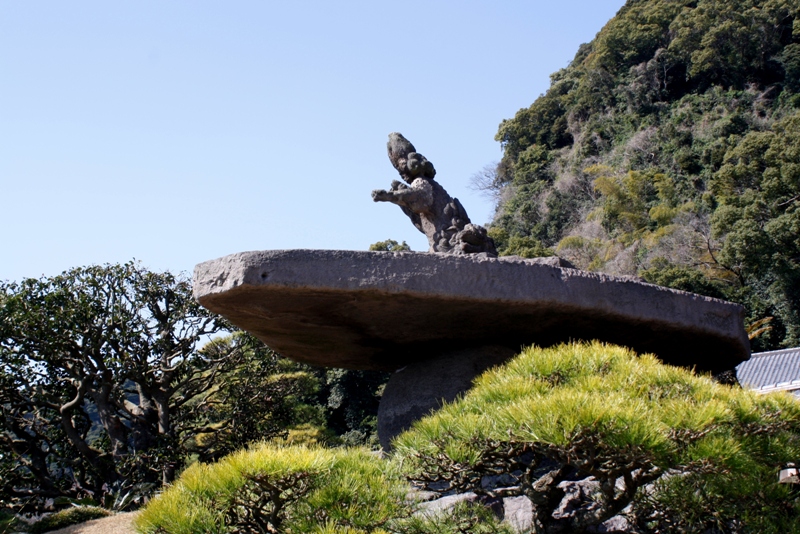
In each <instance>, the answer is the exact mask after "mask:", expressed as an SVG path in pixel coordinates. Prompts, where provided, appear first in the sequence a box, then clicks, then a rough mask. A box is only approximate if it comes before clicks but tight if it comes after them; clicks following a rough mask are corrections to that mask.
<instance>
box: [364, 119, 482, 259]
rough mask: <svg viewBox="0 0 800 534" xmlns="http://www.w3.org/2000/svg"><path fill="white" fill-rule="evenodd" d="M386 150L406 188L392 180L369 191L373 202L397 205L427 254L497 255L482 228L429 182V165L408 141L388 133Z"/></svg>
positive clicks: (444, 193)
mask: <svg viewBox="0 0 800 534" xmlns="http://www.w3.org/2000/svg"><path fill="white" fill-rule="evenodd" d="M386 150H387V152H388V153H389V160H390V161H391V162H392V166H393V167H394V168H395V170H397V172H398V173H399V174H400V177H401V178H402V179H403V180H405V181H406V182H407V183H408V184H409V185H406V184H404V183H402V182H400V181H398V180H394V181H393V182H392V186H391V188H390V189H389V190H388V191H385V190H383V189H376V190H375V191H373V192H372V199H373V200H374V201H375V202H391V203H392V204H397V205H398V206H400V209H402V210H403V213H405V214H406V215H408V217H409V218H410V219H411V222H412V223H413V224H414V226H415V227H416V228H417V230H419V231H420V232H422V233H423V234H425V236H426V237H427V238H428V244H429V245H430V250H429V252H443V253H447V254H475V253H480V252H485V253H488V254H492V255H493V256H496V255H497V250H496V249H495V245H494V241H493V240H492V238H491V237H489V236H488V235H487V233H486V229H485V228H484V227H483V226H479V225H477V224H472V223H471V222H470V220H469V217H468V216H467V210H465V209H464V206H462V205H461V202H459V201H458V199H457V198H453V197H451V196H450V195H448V194H447V191H445V190H444V188H443V187H442V186H441V185H439V183H438V182H437V181H436V180H434V179H433V177H434V176H436V169H434V168H433V163H431V162H430V161H428V159H427V158H426V157H425V156H423V155H422V154H420V153H419V152H417V149H416V148H414V145H412V144H411V142H410V141H409V140H408V139H406V138H405V137H403V136H402V135H401V134H399V133H396V132H395V133H390V134H389V142H388V143H386Z"/></svg>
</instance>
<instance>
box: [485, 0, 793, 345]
mask: <svg viewBox="0 0 800 534" xmlns="http://www.w3.org/2000/svg"><path fill="white" fill-rule="evenodd" d="M798 12H800V4H798V3H797V2H796V1H789V0H691V1H690V0H629V1H628V2H627V3H626V5H625V6H623V8H622V9H620V11H619V13H618V14H617V15H616V17H614V18H613V19H612V20H611V21H609V22H608V23H607V24H606V26H605V27H604V28H603V29H602V30H601V31H600V32H599V33H598V35H597V37H596V38H595V39H594V41H592V42H591V43H588V44H585V45H582V46H581V48H580V49H579V50H578V53H577V54H576V56H575V59H574V60H573V61H572V63H571V64H570V65H569V66H568V67H566V68H565V69H563V70H561V71H559V72H556V73H555V74H553V75H552V76H551V86H550V89H549V90H548V91H547V93H546V94H544V95H542V96H541V97H539V98H538V99H537V100H536V101H535V102H534V103H533V104H532V105H531V106H530V107H529V108H526V109H522V110H520V111H519V112H518V113H517V114H516V116H515V117H514V118H513V119H509V120H505V121H503V122H502V123H501V125H500V128H499V131H498V133H497V140H498V141H500V142H501V144H502V146H503V149H504V156H503V160H502V161H501V162H500V164H499V165H498V166H497V168H496V170H495V172H494V175H493V176H492V177H491V179H489V180H486V179H485V177H484V179H483V180H482V182H483V183H484V184H488V185H489V186H491V187H492V188H493V189H494V192H495V195H497V197H498V198H499V199H500V201H499V203H498V207H497V213H496V217H495V221H494V223H493V225H492V228H491V230H490V233H491V235H492V236H493V237H494V238H495V241H496V242H498V244H499V246H500V249H501V252H502V253H506V254H522V255H528V256H534V255H544V254H547V253H551V252H553V251H555V252H556V253H557V254H560V255H562V256H564V257H566V258H568V259H570V260H571V261H573V263H575V264H576V265H577V266H579V267H581V268H588V269H594V270H603V271H607V272H611V273H617V274H629V275H631V274H632V275H639V276H642V277H644V278H645V279H646V280H648V281H652V282H655V283H659V284H664V285H669V286H673V287H677V288H679V289H687V290H690V291H697V292H700V293H704V294H708V295H711V296H717V297H724V298H727V299H730V300H734V301H737V302H741V303H743V304H745V305H746V307H747V313H748V321H749V322H754V321H756V320H758V319H761V318H764V317H768V316H773V317H775V320H774V321H773V323H772V326H773V328H772V330H771V331H770V332H768V334H766V335H765V336H763V337H761V338H759V339H758V340H756V341H755V343H756V345H755V346H756V348H759V347H760V348H775V347H779V346H791V345H796V344H798V343H800V312H799V309H800V298H798V297H799V296H800V278H798V273H800V270H799V269H800V263H799V262H800V238H799V237H798V236H800V233H799V232H798V231H797V229H798V223H797V217H798V215H797V210H798V208H799V207H800V196H798V192H799V191H800V183H799V182H798V171H797V167H798V164H800V147H799V145H798V143H800V137H798V132H800V130H798V125H799V124H800V110H799V109H798V107H799V106H800V94H798V90H800V78H798V76H799V75H800V22H798V21H799V20H800V19H798Z"/></svg>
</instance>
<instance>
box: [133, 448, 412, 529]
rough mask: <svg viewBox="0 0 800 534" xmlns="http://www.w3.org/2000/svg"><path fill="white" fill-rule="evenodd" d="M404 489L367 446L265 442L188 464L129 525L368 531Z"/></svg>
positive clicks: (393, 510) (387, 515)
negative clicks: (214, 459) (208, 461)
mask: <svg viewBox="0 0 800 534" xmlns="http://www.w3.org/2000/svg"><path fill="white" fill-rule="evenodd" d="M406 490H407V488H406V486H405V484H404V483H403V481H402V479H401V477H400V475H399V472H398V471H397V469H396V468H395V467H393V464H391V463H388V462H386V461H384V460H382V459H380V458H379V457H378V456H376V455H375V454H373V453H370V452H369V451H367V450H364V449H324V448H321V447H307V446H280V445H276V444H271V443H267V444H262V445H260V446H257V447H254V448H252V449H250V450H247V451H240V452H238V453H235V454H232V455H230V456H227V457H225V458H223V459H222V460H220V461H219V462H217V463H214V464H203V463H198V464H195V465H193V466H191V467H190V468H189V469H187V470H186V471H185V472H184V473H183V475H182V476H181V477H180V479H179V480H178V481H177V482H176V483H175V484H174V485H173V486H172V487H170V488H169V489H168V490H166V491H165V492H164V493H163V494H161V495H159V496H158V497H157V498H155V499H154V500H153V501H151V502H150V504H148V506H147V507H146V508H145V509H144V510H143V511H142V512H141V513H140V515H139V516H138V517H137V519H136V526H137V528H138V529H139V530H140V532H143V533H156V532H159V533H169V534H191V533H225V532H251V531H252V532H259V530H257V529H258V528H261V529H275V530H277V529H285V530H286V531H290V532H304V533H312V532H319V533H322V532H352V533H357V532H374V531H376V529H379V528H381V527H382V526H383V525H384V524H385V523H386V522H387V521H389V520H390V519H392V518H393V517H397V516H398V515H403V513H404V510H405V507H406V505H405V504H404V499H405V492H406ZM249 529H250V530H249ZM266 531H270V530H266Z"/></svg>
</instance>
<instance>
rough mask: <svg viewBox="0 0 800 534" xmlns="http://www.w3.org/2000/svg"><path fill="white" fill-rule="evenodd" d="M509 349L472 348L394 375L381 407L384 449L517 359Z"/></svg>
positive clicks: (422, 363)
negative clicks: (476, 381)
mask: <svg viewBox="0 0 800 534" xmlns="http://www.w3.org/2000/svg"><path fill="white" fill-rule="evenodd" d="M514 354H515V351H514V350H511V349H509V348H507V347H502V346H499V347H486V346H479V347H477V348H468V349H463V350H459V351H455V352H450V353H447V354H444V355H441V356H438V357H436V358H431V359H430V360H424V361H420V362H414V363H410V364H408V365H406V366H404V367H401V368H400V369H398V370H397V371H395V373H394V374H393V375H392V376H391V378H390V379H389V382H388V383H387V384H386V389H384V391H383V397H381V403H380V406H379V408H378V437H379V439H380V442H381V447H383V450H385V451H389V450H391V448H392V447H391V441H392V439H394V437H395V436H397V435H398V434H400V433H401V432H403V431H404V430H406V429H407V428H409V427H410V426H411V424H412V423H413V422H414V421H416V420H418V419H421V418H423V417H425V416H426V415H428V414H429V413H431V412H432V411H435V410H438V409H439V408H441V407H442V405H443V403H445V402H452V401H454V400H455V399H456V397H458V396H459V395H460V394H462V393H464V392H465V391H467V390H468V389H470V387H471V386H472V381H473V380H474V379H475V377H476V376H478V375H479V374H481V373H482V372H483V371H485V370H486V369H488V368H489V367H492V366H494V365H499V364H501V363H503V362H504V361H506V360H508V359H509V358H511V357H512V356H514Z"/></svg>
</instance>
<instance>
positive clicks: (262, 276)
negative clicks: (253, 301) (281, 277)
mask: <svg viewBox="0 0 800 534" xmlns="http://www.w3.org/2000/svg"><path fill="white" fill-rule="evenodd" d="M267 277H269V273H261V278H267Z"/></svg>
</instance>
